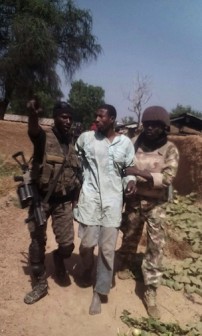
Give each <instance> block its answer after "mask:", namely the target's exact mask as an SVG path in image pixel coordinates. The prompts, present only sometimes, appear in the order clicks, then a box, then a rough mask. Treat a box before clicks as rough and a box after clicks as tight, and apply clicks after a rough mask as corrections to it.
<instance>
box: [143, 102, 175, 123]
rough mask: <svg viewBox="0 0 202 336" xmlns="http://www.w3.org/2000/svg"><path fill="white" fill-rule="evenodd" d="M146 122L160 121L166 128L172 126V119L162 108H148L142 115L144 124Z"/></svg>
mask: <svg viewBox="0 0 202 336" xmlns="http://www.w3.org/2000/svg"><path fill="white" fill-rule="evenodd" d="M145 121H160V122H162V123H163V124H164V125H165V126H167V127H169V126H170V117H169V114H168V112H167V111H166V110H165V109H164V108H163V107H161V106H150V107H147V108H146V109H145V110H144V112H143V115H142V122H143V123H144V122H145Z"/></svg>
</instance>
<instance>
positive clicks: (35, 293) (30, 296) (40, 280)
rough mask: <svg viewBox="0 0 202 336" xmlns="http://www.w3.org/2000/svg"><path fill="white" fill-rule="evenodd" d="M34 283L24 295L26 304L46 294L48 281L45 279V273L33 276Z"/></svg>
mask: <svg viewBox="0 0 202 336" xmlns="http://www.w3.org/2000/svg"><path fill="white" fill-rule="evenodd" d="M35 282H36V284H35V285H34V287H33V289H32V291H31V292H29V293H27V294H26V295H25V297H24V302H25V303H26V304H33V303H35V302H37V301H39V300H40V299H42V298H43V297H44V296H46V295H47V294H48V282H47V279H46V273H44V274H43V275H41V276H38V277H37V278H35Z"/></svg>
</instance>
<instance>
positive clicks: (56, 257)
mask: <svg viewBox="0 0 202 336" xmlns="http://www.w3.org/2000/svg"><path fill="white" fill-rule="evenodd" d="M53 261H54V265H55V276H56V281H57V283H58V284H59V285H60V286H69V285H71V280H70V277H69V274H68V271H67V270H66V268H65V264H64V257H63V256H62V255H61V254H60V253H59V251H58V250H55V251H53Z"/></svg>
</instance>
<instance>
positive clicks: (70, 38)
mask: <svg viewBox="0 0 202 336" xmlns="http://www.w3.org/2000/svg"><path fill="white" fill-rule="evenodd" d="M100 52H101V46H100V45H99V44H98V43H97V42H96V37H95V36H94V35H92V17H91V15H90V12H89V11H87V10H81V9H79V8H77V7H76V6H75V4H74V2H73V1H71V0H64V1H59V0H18V1H16V0H0V95H1V96H0V97H1V103H0V116H1V118H3V116H4V113H5V111H6V108H7V106H8V104H9V103H12V102H15V105H16V107H17V105H23V104H24V102H25V101H27V99H29V98H30V97H31V96H32V95H33V94H36V95H39V96H40V98H41V97H45V100H46V99H47V98H51V99H52V100H55V99H57V98H60V97H61V95H62V93H61V91H60V80H59V78H58V75H57V72H56V66H58V65H59V66H60V67H62V69H63V74H64V76H65V78H66V79H67V80H69V79H71V78H72V75H73V74H74V73H75V71H76V70H77V69H79V68H80V67H81V66H82V64H83V63H85V62H88V61H91V60H92V59H96V58H97V57H98V55H99V54H100ZM16 102H17V103H18V104H16ZM22 103H23V104H22ZM23 106H24V105H23ZM22 112H23V111H21V113H22Z"/></svg>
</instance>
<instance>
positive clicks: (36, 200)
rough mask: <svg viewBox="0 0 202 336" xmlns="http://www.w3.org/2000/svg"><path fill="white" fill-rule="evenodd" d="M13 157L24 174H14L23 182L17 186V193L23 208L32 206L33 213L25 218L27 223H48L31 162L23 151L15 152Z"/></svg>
mask: <svg viewBox="0 0 202 336" xmlns="http://www.w3.org/2000/svg"><path fill="white" fill-rule="evenodd" d="M12 157H13V159H14V160H15V161H16V162H17V163H18V165H19V166H20V168H21V170H22V172H23V175H22V176H14V181H15V182H21V183H20V184H19V185H18V187H17V194H18V198H19V201H20V206H21V208H22V209H24V208H27V207H31V208H32V209H33V211H32V213H33V214H32V215H31V216H29V217H28V218H27V219H25V223H29V222H30V221H32V220H34V221H35V222H36V223H37V224H38V225H39V226H41V225H44V224H45V223H46V217H45V214H44V210H43V208H42V205H41V200H40V196H39V193H38V190H37V186H36V184H35V182H34V181H33V180H32V179H31V176H30V168H29V164H28V163H27V162H26V160H25V156H24V153H23V152H17V153H15V154H13V156H12Z"/></svg>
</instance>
